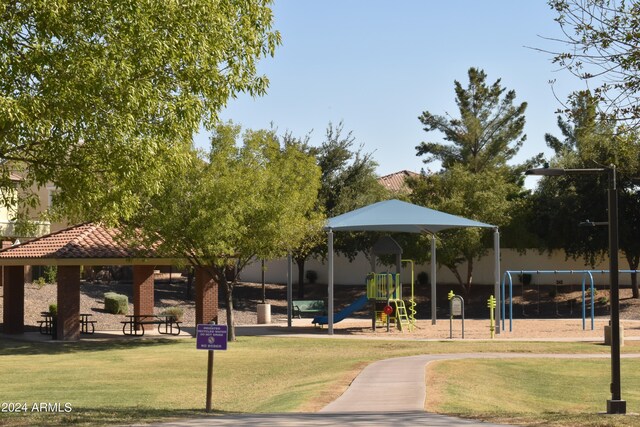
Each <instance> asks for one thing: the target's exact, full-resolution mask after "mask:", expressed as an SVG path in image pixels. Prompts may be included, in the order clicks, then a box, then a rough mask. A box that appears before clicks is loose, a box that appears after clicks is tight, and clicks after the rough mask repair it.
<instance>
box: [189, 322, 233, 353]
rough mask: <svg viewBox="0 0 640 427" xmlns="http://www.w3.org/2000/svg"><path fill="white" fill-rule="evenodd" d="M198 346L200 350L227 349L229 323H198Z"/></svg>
mask: <svg viewBox="0 0 640 427" xmlns="http://www.w3.org/2000/svg"><path fill="white" fill-rule="evenodd" d="M196 348H197V349H198V350H226V349H227V325H209V324H205V325H197V329H196Z"/></svg>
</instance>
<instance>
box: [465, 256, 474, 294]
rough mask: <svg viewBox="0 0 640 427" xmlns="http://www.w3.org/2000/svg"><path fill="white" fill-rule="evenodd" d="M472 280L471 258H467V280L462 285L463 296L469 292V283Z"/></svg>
mask: <svg viewBox="0 0 640 427" xmlns="http://www.w3.org/2000/svg"><path fill="white" fill-rule="evenodd" d="M472 282H473V258H468V259H467V281H466V283H465V285H464V291H465V296H469V293H470V292H471V283H472Z"/></svg>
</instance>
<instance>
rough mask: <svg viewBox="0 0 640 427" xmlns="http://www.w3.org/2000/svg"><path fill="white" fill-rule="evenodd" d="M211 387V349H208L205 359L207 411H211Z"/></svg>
mask: <svg viewBox="0 0 640 427" xmlns="http://www.w3.org/2000/svg"><path fill="white" fill-rule="evenodd" d="M212 389H213V350H209V359H208V360H207V407H206V410H207V412H211V395H212V392H211V390H212Z"/></svg>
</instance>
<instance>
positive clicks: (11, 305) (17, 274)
mask: <svg viewBox="0 0 640 427" xmlns="http://www.w3.org/2000/svg"><path fill="white" fill-rule="evenodd" d="M3 278H4V286H3V300H2V307H3V310H2V322H3V332H4V333H5V334H22V333H24V266H22V265H15V266H14V265H12V266H7V267H4V273H3Z"/></svg>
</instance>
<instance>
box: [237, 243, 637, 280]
mask: <svg viewBox="0 0 640 427" xmlns="http://www.w3.org/2000/svg"><path fill="white" fill-rule="evenodd" d="M500 257H501V266H500V267H501V268H500V270H501V271H500V278H501V279H502V276H503V273H504V271H506V270H589V269H591V266H589V265H585V263H584V261H582V260H581V259H578V260H573V259H568V260H567V259H565V254H564V251H555V252H553V253H552V254H547V253H546V252H544V253H539V251H538V250H528V251H527V252H526V253H524V254H521V253H519V252H518V251H516V250H514V249H502V251H501V253H500ZM493 264H494V261H493V251H492V250H491V251H489V252H488V253H487V255H486V256H484V257H483V258H482V259H480V260H479V261H476V262H475V263H474V269H473V271H474V276H473V282H474V283H475V284H493V281H494V279H493V277H494V272H493ZM608 264H609V261H608V259H604V260H603V261H602V262H600V263H599V264H597V265H596V266H595V269H598V270H606V269H608V268H609V265H608ZM619 265H620V269H621V270H626V269H628V268H629V267H628V264H627V262H626V259H624V257H620V258H619ZM265 266H266V272H265V281H267V282H268V283H286V281H287V263H286V259H279V260H273V261H266V262H265ZM260 270H261V269H260V262H256V263H253V264H251V265H248V266H247V267H246V268H245V269H244V270H243V271H242V273H241V275H240V277H241V280H244V281H250V282H260V280H261V279H260ZM305 270H315V271H316V272H317V273H318V282H319V283H326V282H327V266H326V265H325V264H324V263H323V262H321V261H318V260H308V261H307V263H306V265H305ZM370 270H371V267H370V263H369V260H368V259H367V258H366V257H365V256H364V255H363V254H360V255H359V256H358V257H357V258H356V259H355V260H354V261H353V262H349V260H348V259H346V258H345V257H340V256H336V257H335V258H334V281H335V284H336V285H356V284H362V285H364V280H365V277H366V275H367V274H368V273H369V272H370ZM376 270H377V272H383V271H387V270H389V271H394V272H395V266H391V267H388V266H382V265H379V266H378V267H377V269H376ZM422 271H425V272H427V274H429V273H430V271H431V267H430V266H429V264H423V265H418V266H416V267H415V274H416V275H417V274H418V273H420V272H422ZM460 272H461V274H463V275H464V274H465V272H466V264H463V265H462V266H461V267H460ZM594 279H595V283H596V284H608V276H607V275H606V274H596V275H595V276H594ZM409 280H410V272H409V271H408V269H404V270H403V282H405V283H407V282H408V281H409ZM514 281H516V282H517V281H518V277H517V275H516V277H514ZM559 281H562V284H580V283H581V281H582V276H581V275H579V274H574V275H571V274H548V275H547V274H545V275H534V277H533V280H532V284H557V283H558V282H559ZM297 282H298V269H297V266H296V264H295V262H294V264H293V283H294V284H295V283H297ZM437 282H438V283H439V284H455V283H457V282H456V279H455V276H454V275H453V273H451V272H450V271H449V270H448V269H447V268H439V269H438V273H437ZM630 283H631V281H630V275H629V274H621V275H620V284H622V285H628V284H630Z"/></svg>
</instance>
